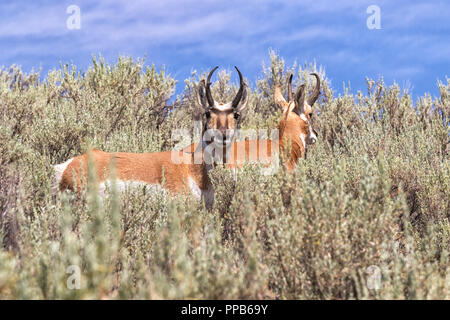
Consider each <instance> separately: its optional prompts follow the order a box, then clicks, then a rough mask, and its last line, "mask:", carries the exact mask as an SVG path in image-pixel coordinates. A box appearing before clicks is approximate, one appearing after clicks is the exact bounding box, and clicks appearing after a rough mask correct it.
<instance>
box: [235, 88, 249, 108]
mask: <svg viewBox="0 0 450 320" xmlns="http://www.w3.org/2000/svg"><path fill="white" fill-rule="evenodd" d="M247 103H248V89H247V85H246V84H245V83H244V84H243V85H242V96H241V100H239V102H238V103H237V105H236V108H235V110H236V112H237V113H240V112H242V110H244V109H245V108H246V107H247Z"/></svg>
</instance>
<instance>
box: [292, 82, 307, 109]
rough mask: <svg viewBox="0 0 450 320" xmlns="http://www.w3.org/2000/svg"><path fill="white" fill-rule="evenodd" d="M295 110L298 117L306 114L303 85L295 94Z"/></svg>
mask: <svg viewBox="0 0 450 320" xmlns="http://www.w3.org/2000/svg"><path fill="white" fill-rule="evenodd" d="M294 100H295V108H294V109H293V111H294V112H295V113H297V114H298V115H301V114H303V113H305V84H302V85H301V86H300V87H299V88H298V90H297V92H296V93H295V98H294Z"/></svg>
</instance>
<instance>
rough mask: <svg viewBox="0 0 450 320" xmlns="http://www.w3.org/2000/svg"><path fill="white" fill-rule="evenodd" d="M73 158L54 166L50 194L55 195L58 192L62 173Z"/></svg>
mask: <svg viewBox="0 0 450 320" xmlns="http://www.w3.org/2000/svg"><path fill="white" fill-rule="evenodd" d="M72 160H73V158H70V159H69V160H67V161H66V162H64V163H60V164H56V165H54V166H53V169H54V170H55V173H54V176H53V185H52V194H53V195H55V194H56V193H57V192H58V190H59V185H60V184H61V180H62V176H63V174H64V171H66V169H67V166H68V165H69V164H70V163H71V162H72Z"/></svg>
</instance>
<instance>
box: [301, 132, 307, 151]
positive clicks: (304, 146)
mask: <svg viewBox="0 0 450 320" xmlns="http://www.w3.org/2000/svg"><path fill="white" fill-rule="evenodd" d="M300 140H302V143H303V148H305V149H306V138H305V135H304V134H303V133H300Z"/></svg>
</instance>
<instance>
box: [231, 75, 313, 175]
mask: <svg viewBox="0 0 450 320" xmlns="http://www.w3.org/2000/svg"><path fill="white" fill-rule="evenodd" d="M312 75H314V76H315V78H316V86H315V88H314V90H313V92H312V94H311V96H310V97H309V98H308V99H306V98H305V96H306V92H305V91H306V90H305V85H304V84H302V85H301V86H299V87H298V89H297V91H296V93H295V95H293V94H292V76H293V75H292V74H291V75H290V77H289V82H288V101H286V100H285V99H284V97H283V95H282V93H281V88H280V86H279V85H277V86H276V87H275V91H274V101H275V104H276V105H277V106H278V107H280V108H281V110H282V112H283V113H282V116H281V120H280V122H279V124H278V132H279V141H278V140H276V141H275V140H246V141H238V142H235V143H234V144H233V145H232V148H230V151H229V153H228V157H227V159H226V161H227V164H228V165H227V167H228V168H236V167H240V166H242V165H243V163H244V162H245V161H251V162H261V163H263V164H273V162H274V161H275V159H274V157H275V156H276V157H278V156H279V155H280V154H281V153H282V152H285V151H288V152H290V154H289V155H288V157H287V158H286V166H287V168H288V170H290V171H291V170H293V169H294V167H295V164H296V163H297V161H298V160H299V159H300V158H306V151H307V145H309V144H314V143H315V142H316V140H317V132H316V131H315V130H314V129H313V127H312V124H311V117H312V112H313V111H312V106H313V105H314V103H315V102H316V100H317V98H318V97H319V95H320V78H319V75H317V74H316V73H312ZM289 148H290V149H289ZM272 149H273V150H272Z"/></svg>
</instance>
